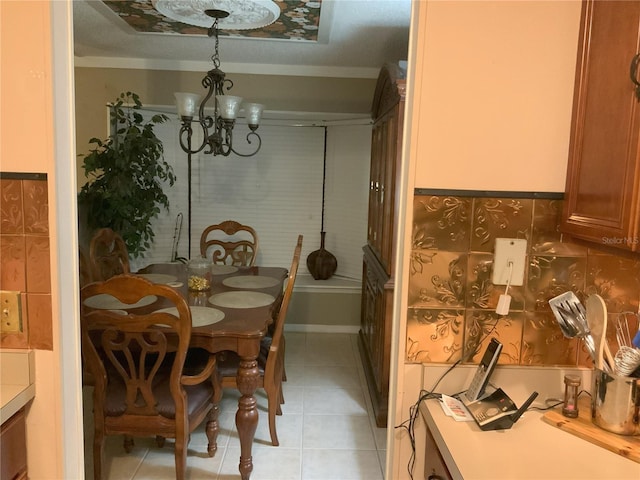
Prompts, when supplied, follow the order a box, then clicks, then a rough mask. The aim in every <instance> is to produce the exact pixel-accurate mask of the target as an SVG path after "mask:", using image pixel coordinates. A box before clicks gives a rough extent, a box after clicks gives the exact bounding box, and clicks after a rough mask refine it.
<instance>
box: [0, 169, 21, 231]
mask: <svg viewBox="0 0 640 480" xmlns="http://www.w3.org/2000/svg"><path fill="white" fill-rule="evenodd" d="M23 232H24V217H23V214H22V181H21V180H9V179H4V178H3V179H1V180H0V233H2V234H11V233H13V234H21V233H23Z"/></svg>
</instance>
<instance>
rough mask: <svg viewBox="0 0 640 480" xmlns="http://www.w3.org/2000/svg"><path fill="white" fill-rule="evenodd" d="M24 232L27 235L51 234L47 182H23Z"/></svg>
mask: <svg viewBox="0 0 640 480" xmlns="http://www.w3.org/2000/svg"><path fill="white" fill-rule="evenodd" d="M22 189H23V194H22V196H23V204H24V207H23V208H24V231H25V233H31V234H40V235H48V234H49V197H48V191H47V182H43V181H41V180H23V182H22Z"/></svg>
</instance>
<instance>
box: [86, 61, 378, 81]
mask: <svg viewBox="0 0 640 480" xmlns="http://www.w3.org/2000/svg"><path fill="white" fill-rule="evenodd" d="M75 66H76V67H85V68H123V69H131V70H176V71H184V72H206V71H208V70H210V69H211V62H200V61H179V60H178V61H176V60H153V59H146V58H124V57H75ZM224 71H225V72H226V73H246V74H251V75H284V76H293V77H331V78H366V79H375V78H377V77H378V74H379V72H380V69H377V68H357V67H325V66H311V65H272V64H257V63H251V64H248V63H227V62H225V64H224Z"/></svg>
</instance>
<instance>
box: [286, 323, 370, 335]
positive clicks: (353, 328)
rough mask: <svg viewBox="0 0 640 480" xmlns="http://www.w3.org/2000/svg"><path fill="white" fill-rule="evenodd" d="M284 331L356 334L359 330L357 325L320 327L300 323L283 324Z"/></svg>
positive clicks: (318, 325)
mask: <svg viewBox="0 0 640 480" xmlns="http://www.w3.org/2000/svg"><path fill="white" fill-rule="evenodd" d="M284 330H285V331H286V332H302V333H353V334H357V333H358V331H359V330H360V326H359V325H320V324H302V323H292V324H289V323H285V325H284Z"/></svg>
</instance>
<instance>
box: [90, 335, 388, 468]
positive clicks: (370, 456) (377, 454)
mask: <svg viewBox="0 0 640 480" xmlns="http://www.w3.org/2000/svg"><path fill="white" fill-rule="evenodd" d="M285 336H286V341H287V354H286V371H287V382H285V383H284V398H285V404H284V405H283V406H282V410H283V415H282V416H278V417H277V419H276V422H277V423H276V427H277V431H278V438H279V440H280V446H278V447H274V446H272V445H271V441H270V436H269V426H268V422H267V408H266V407H267V398H266V396H265V395H264V390H261V389H259V390H258V392H257V393H256V396H257V399H258V408H259V413H260V421H259V424H258V430H257V432H256V436H255V440H254V444H253V451H252V454H253V466H254V467H253V473H252V475H251V479H252V480H361V479H362V480H365V479H366V480H382V479H383V477H384V475H383V470H384V462H385V454H386V450H385V444H386V429H383V428H377V427H376V425H375V422H374V420H373V418H372V415H371V404H370V400H369V394H368V392H367V387H366V384H365V380H364V374H363V371H362V364H361V361H360V355H359V353H358V345H357V335H353V334H333V333H321V334H319V333H298V332H287V333H286V335H285ZM238 396H239V394H238V393H237V391H235V390H233V389H225V391H224V395H223V400H222V403H221V409H220V427H221V429H220V433H219V435H218V451H217V452H216V454H215V456H214V457H213V458H210V457H208V456H207V455H206V445H207V439H206V436H205V435H204V432H203V429H202V428H199V429H198V430H197V431H196V432H195V433H194V434H193V435H192V436H191V442H190V443H189V454H188V459H187V477H188V478H190V479H212V480H214V479H217V480H232V479H239V478H240V474H239V472H238V461H239V458H240V443H239V441H238V436H237V434H236V433H235V420H234V418H235V411H236V407H237V400H238ZM85 397H86V398H85V405H86V404H87V403H86V401H87V399H89V398H90V396H88V395H87V392H86V393H85ZM90 415H91V414H90V413H89V418H87V416H86V414H85V425H86V426H87V427H90V425H91V419H90ZM85 429H86V430H87V431H88V434H87V440H88V442H87V441H85V444H86V446H88V447H89V448H88V449H87V448H85V458H86V461H85V463H86V472H87V475H86V478H87V479H89V478H93V470H92V469H93V465H92V459H91V453H90V445H91V438H90V437H91V435H90V433H89V431H90V429H91V428H85ZM135 441H136V446H135V448H134V450H133V451H132V452H131V453H130V454H126V453H125V452H124V450H123V448H122V437H119V436H117V437H107V441H106V447H105V453H106V454H105V457H106V459H105V470H106V471H105V478H108V479H118V480H128V479H131V480H134V479H135V480H143V479H153V480H159V479H173V478H175V469H174V457H173V449H172V442H171V440H169V439H167V443H166V445H165V447H164V448H162V449H159V448H158V447H156V446H155V440H153V439H142V438H140V439H136V440H135Z"/></svg>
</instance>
